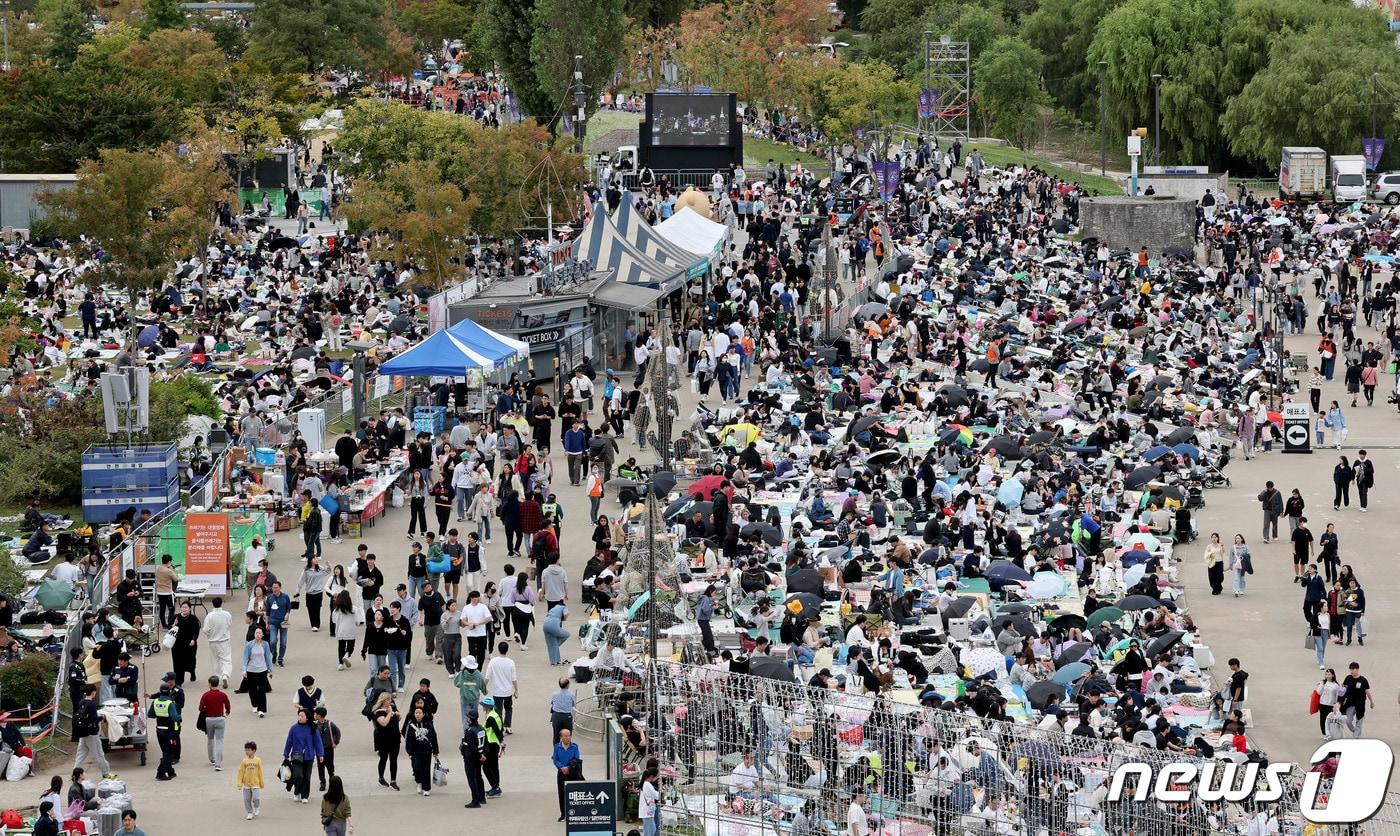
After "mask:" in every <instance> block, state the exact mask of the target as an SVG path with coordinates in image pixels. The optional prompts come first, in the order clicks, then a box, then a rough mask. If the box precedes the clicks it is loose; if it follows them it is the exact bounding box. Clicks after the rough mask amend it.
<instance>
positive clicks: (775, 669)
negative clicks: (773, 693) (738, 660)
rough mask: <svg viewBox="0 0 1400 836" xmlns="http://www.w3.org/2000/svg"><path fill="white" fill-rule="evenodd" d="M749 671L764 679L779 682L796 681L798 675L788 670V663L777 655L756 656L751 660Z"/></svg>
mask: <svg viewBox="0 0 1400 836" xmlns="http://www.w3.org/2000/svg"><path fill="white" fill-rule="evenodd" d="M749 673H750V674H752V675H754V676H761V677H763V678H764V679H774V680H777V681H778V682H796V681H797V677H795V676H793V675H792V671H790V670H788V666H787V663H786V662H784V661H783V660H782V659H779V658H778V657H776V656H755V657H753V658H752V659H750V660H749Z"/></svg>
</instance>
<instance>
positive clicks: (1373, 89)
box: [5, 3, 1380, 136]
mask: <svg viewBox="0 0 1400 836" xmlns="http://www.w3.org/2000/svg"><path fill="white" fill-rule="evenodd" d="M5 5H7V6H8V5H9V3H6V4H5ZM9 65H10V62H9V57H8V54H7V55H6V61H5V67H6V69H8V68H9ZM1379 75H1380V73H1371V136H1375V135H1376V77H1377V76H1379Z"/></svg>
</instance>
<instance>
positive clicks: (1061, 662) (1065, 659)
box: [1055, 642, 1092, 670]
mask: <svg viewBox="0 0 1400 836" xmlns="http://www.w3.org/2000/svg"><path fill="white" fill-rule="evenodd" d="M1091 646H1092V645H1090V644H1089V643H1088V642H1072V643H1070V644H1067V645H1064V646H1062V647H1061V648H1060V655H1058V656H1056V657H1055V669H1056V670H1059V669H1060V668H1063V667H1064V666H1065V665H1070V664H1073V663H1075V662H1080V661H1083V659H1084V652H1085V651H1087V650H1088V649H1089V648H1090V647H1091Z"/></svg>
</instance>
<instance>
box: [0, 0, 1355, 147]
mask: <svg viewBox="0 0 1400 836" xmlns="http://www.w3.org/2000/svg"><path fill="white" fill-rule="evenodd" d="M0 10H3V11H0V14H3V15H4V17H3V18H0V27H3V29H4V32H5V61H4V63H0V72H6V73H8V72H9V71H10V0H0ZM1375 94H1376V86H1375V83H1374V81H1373V82H1372V84H1371V104H1372V108H1373V110H1372V115H1371V121H1372V123H1374V122H1375V121H1376V119H1375V113H1374V105H1375ZM1371 133H1372V134H1374V133H1375V130H1372V131H1371Z"/></svg>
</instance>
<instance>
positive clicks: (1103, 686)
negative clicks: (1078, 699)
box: [1079, 679, 1113, 694]
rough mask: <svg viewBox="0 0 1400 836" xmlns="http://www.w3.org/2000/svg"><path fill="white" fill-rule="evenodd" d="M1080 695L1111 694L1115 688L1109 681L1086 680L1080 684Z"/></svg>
mask: <svg viewBox="0 0 1400 836" xmlns="http://www.w3.org/2000/svg"><path fill="white" fill-rule="evenodd" d="M1079 693H1081V694H1111V693H1113V686H1112V685H1111V684H1109V681H1108V680H1107V679H1086V680H1084V681H1083V682H1081V683H1079Z"/></svg>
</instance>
